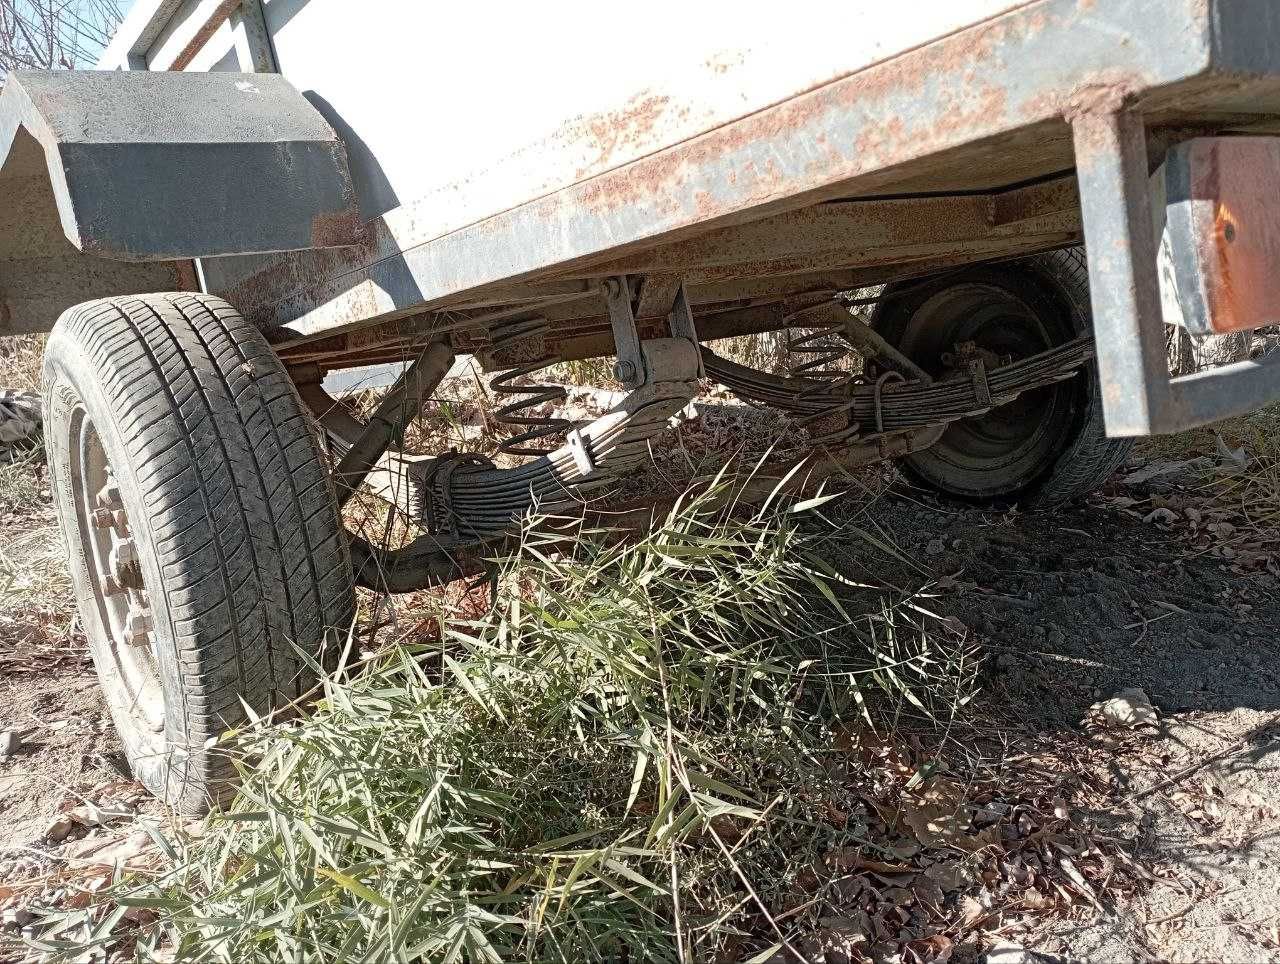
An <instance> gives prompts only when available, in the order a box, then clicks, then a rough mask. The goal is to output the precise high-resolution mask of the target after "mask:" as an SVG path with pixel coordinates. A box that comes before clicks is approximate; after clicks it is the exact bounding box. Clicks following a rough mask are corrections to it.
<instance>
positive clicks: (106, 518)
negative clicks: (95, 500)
mask: <svg viewBox="0 0 1280 964" xmlns="http://www.w3.org/2000/svg"><path fill="white" fill-rule="evenodd" d="M115 524H116V520H115V513H113V512H112V511H111V510H110V509H94V510H93V527H94V528H95V529H110V528H111V527H112V526H114V525H115Z"/></svg>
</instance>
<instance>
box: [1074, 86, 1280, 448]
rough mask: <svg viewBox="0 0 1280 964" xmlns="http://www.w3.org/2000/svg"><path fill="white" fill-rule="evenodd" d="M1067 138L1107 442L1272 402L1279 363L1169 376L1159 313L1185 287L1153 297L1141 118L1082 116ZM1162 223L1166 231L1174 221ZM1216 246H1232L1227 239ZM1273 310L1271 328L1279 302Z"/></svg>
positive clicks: (1205, 321)
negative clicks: (1081, 230)
mask: <svg viewBox="0 0 1280 964" xmlns="http://www.w3.org/2000/svg"><path fill="white" fill-rule="evenodd" d="M1072 128H1073V136H1074V142H1075V155H1076V173H1077V177H1078V179H1079V183H1080V206H1081V215H1082V220H1083V223H1084V234H1085V244H1086V247H1087V249H1088V257H1089V290H1090V298H1091V301H1092V304H1093V326H1094V334H1095V338H1096V340H1097V359H1098V375H1099V377H1100V379H1101V382H1102V397H1103V407H1104V414H1105V419H1106V427H1107V434H1108V435H1112V436H1134V435H1159V434H1164V433H1169V432H1178V431H1182V430H1184V429H1187V428H1192V427H1194V426H1197V425H1204V424H1206V423H1208V422H1214V421H1217V420H1219V419H1223V418H1230V417H1233V416H1236V415H1243V414H1245V413H1247V412H1250V411H1254V410H1256V409H1258V408H1260V407H1262V406H1264V405H1266V404H1267V403H1269V402H1273V401H1276V400H1277V399H1280V355H1272V356H1270V357H1268V358H1263V359H1256V360H1249V361H1241V362H1236V363H1234V364H1228V365H1223V366H1220V367H1218V368H1213V369H1209V370H1206V371H1202V372H1197V373H1195V374H1192V375H1184V376H1181V377H1176V378H1175V377H1171V376H1170V374H1169V364H1168V360H1167V356H1166V348H1165V321H1166V314H1167V313H1166V310H1165V303H1168V302H1171V303H1174V304H1176V303H1178V302H1179V300H1181V301H1182V303H1183V304H1184V305H1186V304H1189V302H1188V301H1187V299H1179V297H1178V295H1177V294H1176V292H1177V290H1178V289H1180V288H1185V287H1186V281H1187V279H1186V277H1183V278H1182V279H1181V280H1179V279H1177V278H1172V279H1168V280H1166V281H1165V291H1166V292H1167V293H1168V297H1165V296H1162V280H1161V267H1160V264H1161V262H1160V257H1159V253H1160V251H1159V249H1160V242H1159V239H1158V237H1157V230H1156V228H1157V224H1158V221H1159V220H1160V215H1161V214H1162V213H1163V212H1162V211H1161V210H1160V209H1159V207H1158V206H1157V208H1156V213H1155V214H1154V215H1153V191H1152V188H1151V180H1150V173H1149V172H1150V169H1149V167H1148V158H1147V141H1146V132H1145V129H1144V127H1143V121H1142V117H1141V115H1140V114H1138V113H1137V112H1134V111H1130V110H1124V109H1122V110H1118V111H1110V110H1106V111H1098V112H1086V113H1082V114H1079V115H1077V116H1075V117H1073V118H1072ZM1242 140H1243V139H1242ZM1186 149H1187V150H1190V149H1192V148H1190V147H1187V148H1186ZM1178 150H1179V148H1177V147H1175V148H1174V151H1175V152H1177V151H1178ZM1176 169H1177V162H1176V158H1175V162H1174V170H1176ZM1273 188H1274V186H1273ZM1157 200H1164V199H1160V198H1157ZM1171 200H1173V201H1179V200H1180V199H1176V198H1175V199H1171ZM1275 203H1277V202H1275V201H1273V202H1272V204H1275ZM1171 210H1172V209H1171ZM1266 214H1267V216H1268V217H1270V216H1271V212H1270V211H1267V212H1266ZM1170 221H1171V222H1173V223H1175V224H1176V222H1177V221H1178V215H1177V213H1176V212H1175V213H1171V214H1170ZM1222 237H1223V241H1224V242H1226V243H1235V229H1234V228H1233V229H1232V230H1231V231H1226V230H1225V229H1224V233H1223V236H1222ZM1195 240H1196V239H1192V238H1190V237H1186V238H1183V239H1182V240H1181V241H1180V242H1177V243H1176V244H1175V247H1179V248H1181V249H1182V251H1181V254H1180V255H1179V256H1175V257H1173V258H1172V259H1171V260H1172V263H1173V271H1174V272H1175V274H1176V272H1177V270H1178V268H1177V265H1178V262H1179V261H1180V260H1183V259H1184V258H1185V256H1186V254H1187V250H1186V249H1187V247H1188V245H1190V244H1191V243H1192V242H1193V241H1195ZM1199 240H1200V241H1201V242H1203V241H1204V239H1199ZM1166 260H1167V261H1168V260H1170V259H1166ZM1185 268H1186V264H1185V262H1184V273H1185ZM1272 273H1273V274H1274V272H1272ZM1275 308H1276V316H1277V317H1276V319H1275V320H1280V302H1278V303H1276V304H1275ZM1193 314H1194V312H1193ZM1188 320H1189V321H1190V322H1191V323H1189V324H1188V327H1189V328H1192V329H1193V330H1196V329H1199V330H1206V329H1211V328H1214V327H1220V325H1217V324H1215V321H1214V319H1213V318H1204V317H1199V318H1191V319H1188ZM1254 323H1255V324H1256V323H1257V321H1256V320H1255V322H1254Z"/></svg>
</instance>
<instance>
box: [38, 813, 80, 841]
mask: <svg viewBox="0 0 1280 964" xmlns="http://www.w3.org/2000/svg"><path fill="white" fill-rule="evenodd" d="M75 825H76V823H75V821H74V820H68V819H67V818H66V817H61V818H59V819H57V820H55V821H54V822H53V823H51V824H49V827H48V829H47V830H45V832H44V837H45V839H46V840H48V841H49V842H50V843H62V841H64V840H66V839H67V834H69V833H71V828H72V827H74V826H75Z"/></svg>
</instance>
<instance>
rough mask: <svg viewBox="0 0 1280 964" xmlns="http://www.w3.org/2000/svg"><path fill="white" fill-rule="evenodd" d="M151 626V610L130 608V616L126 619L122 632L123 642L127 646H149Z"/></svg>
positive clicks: (136, 607) (138, 607) (137, 607)
mask: <svg viewBox="0 0 1280 964" xmlns="http://www.w3.org/2000/svg"><path fill="white" fill-rule="evenodd" d="M151 625H152V623H151V611H150V610H148V609H143V608H142V607H140V606H130V607H129V612H128V615H126V616H125V617H124V628H123V629H121V630H120V637H121V640H122V641H123V642H124V644H125V645H126V646H149V645H150V644H151Z"/></svg>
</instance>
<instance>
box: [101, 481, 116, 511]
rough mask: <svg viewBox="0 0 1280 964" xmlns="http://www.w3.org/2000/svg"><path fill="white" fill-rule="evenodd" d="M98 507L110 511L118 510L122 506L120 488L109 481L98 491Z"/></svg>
mask: <svg viewBox="0 0 1280 964" xmlns="http://www.w3.org/2000/svg"><path fill="white" fill-rule="evenodd" d="M98 505H99V506H101V507H102V508H104V509H111V510H112V511H114V510H116V509H118V508H120V507H121V505H122V503H121V501H120V486H118V485H116V484H115V482H114V481H110V482H108V483H107V484H106V485H104V486H103V487H102V488H101V489H99V490H98Z"/></svg>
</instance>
